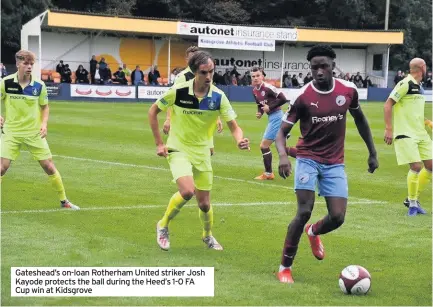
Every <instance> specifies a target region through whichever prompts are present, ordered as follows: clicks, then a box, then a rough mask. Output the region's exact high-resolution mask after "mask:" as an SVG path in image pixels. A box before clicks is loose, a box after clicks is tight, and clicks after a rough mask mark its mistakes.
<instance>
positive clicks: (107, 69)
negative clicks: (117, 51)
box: [102, 64, 113, 84]
mask: <svg viewBox="0 0 433 307" xmlns="http://www.w3.org/2000/svg"><path fill="white" fill-rule="evenodd" d="M102 79H104V84H107V83H112V82H113V81H112V79H113V75H112V74H111V69H110V65H108V64H106V67H105V70H103V77H102Z"/></svg>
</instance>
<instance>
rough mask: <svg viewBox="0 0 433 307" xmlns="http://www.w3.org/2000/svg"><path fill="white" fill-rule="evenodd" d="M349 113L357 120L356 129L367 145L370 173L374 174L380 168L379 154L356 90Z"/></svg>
mask: <svg viewBox="0 0 433 307" xmlns="http://www.w3.org/2000/svg"><path fill="white" fill-rule="evenodd" d="M349 112H350V114H351V115H352V117H353V119H354V120H355V125H356V128H357V129H358V132H359V135H360V136H361V137H362V139H363V140H364V142H365V145H367V148H368V152H369V157H368V171H369V172H370V173H374V171H375V170H376V168H378V167H379V162H378V161H377V152H376V148H375V146H374V142H373V136H372V135H371V130H370V126H369V124H368V121H367V118H366V117H365V115H364V112H362V109H361V106H360V105H359V102H358V91H357V90H356V89H354V94H353V97H352V103H351V104H350V106H349Z"/></svg>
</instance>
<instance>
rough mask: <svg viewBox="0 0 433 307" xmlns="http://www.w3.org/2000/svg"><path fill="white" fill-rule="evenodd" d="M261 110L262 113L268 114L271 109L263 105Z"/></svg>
mask: <svg viewBox="0 0 433 307" xmlns="http://www.w3.org/2000/svg"><path fill="white" fill-rule="evenodd" d="M262 110H263V112H265V113H266V114H268V113H269V111H270V110H271V109H270V108H269V106H268V105H267V104H265V105H264V106H263V107H262Z"/></svg>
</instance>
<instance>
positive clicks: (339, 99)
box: [335, 95, 346, 107]
mask: <svg viewBox="0 0 433 307" xmlns="http://www.w3.org/2000/svg"><path fill="white" fill-rule="evenodd" d="M335 103H336V104H337V106H339V107H341V106H342V105H344V104H345V103H346V97H344V96H343V95H339V96H337V99H336V100H335Z"/></svg>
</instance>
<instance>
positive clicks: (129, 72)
mask: <svg viewBox="0 0 433 307" xmlns="http://www.w3.org/2000/svg"><path fill="white" fill-rule="evenodd" d="M122 70H123V72H124V73H125V76H130V75H131V71H130V70H129V69H128V67H126V64H123V69H122Z"/></svg>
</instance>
